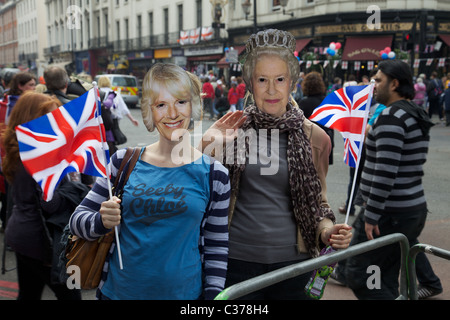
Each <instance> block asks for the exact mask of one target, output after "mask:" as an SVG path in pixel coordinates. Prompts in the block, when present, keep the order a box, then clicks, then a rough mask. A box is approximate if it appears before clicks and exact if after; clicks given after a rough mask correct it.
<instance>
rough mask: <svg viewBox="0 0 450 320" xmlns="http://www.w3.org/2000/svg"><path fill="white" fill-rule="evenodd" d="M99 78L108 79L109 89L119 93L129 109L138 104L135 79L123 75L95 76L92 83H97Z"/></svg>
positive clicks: (137, 90)
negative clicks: (109, 82)
mask: <svg viewBox="0 0 450 320" xmlns="http://www.w3.org/2000/svg"><path fill="white" fill-rule="evenodd" d="M100 77H108V78H109V80H110V81H111V89H112V90H114V91H116V92H120V94H121V95H122V98H123V100H124V101H125V103H126V104H127V106H128V107H129V108H134V107H136V105H137V104H138V103H139V89H138V81H137V78H136V77H134V76H127V75H123V74H103V75H98V76H96V77H95V79H94V81H96V82H98V79H99V78H100Z"/></svg>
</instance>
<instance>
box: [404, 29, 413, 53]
mask: <svg viewBox="0 0 450 320" xmlns="http://www.w3.org/2000/svg"><path fill="white" fill-rule="evenodd" d="M403 43H405V44H406V45H405V47H406V51H408V50H413V49H414V40H413V37H412V34H411V33H410V32H404V33H403Z"/></svg>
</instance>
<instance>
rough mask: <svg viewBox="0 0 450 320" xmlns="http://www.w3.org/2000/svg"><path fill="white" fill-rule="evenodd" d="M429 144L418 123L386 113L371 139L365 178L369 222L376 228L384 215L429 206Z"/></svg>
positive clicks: (394, 110) (392, 109)
mask: <svg viewBox="0 0 450 320" xmlns="http://www.w3.org/2000/svg"><path fill="white" fill-rule="evenodd" d="M428 143H429V137H428V136H424V135H423V133H422V131H421V129H420V127H419V125H418V123H417V120H415V118H414V117H412V116H410V115H409V114H408V113H406V112H405V111H404V110H402V109H400V108H398V107H390V108H387V109H385V110H384V111H383V112H382V114H381V115H380V116H379V118H378V119H377V121H376V123H375V125H374V126H373V128H372V129H371V130H370V132H369V134H368V137H367V142H366V151H367V152H366V160H365V163H364V169H363V174H362V176H361V183H360V188H361V193H362V195H363V197H364V198H365V200H366V210H365V220H366V222H368V223H370V224H373V225H376V224H378V221H379V219H380V218H381V216H382V215H384V214H387V213H396V212H408V211H409V210H415V209H421V208H423V207H424V206H426V200H425V196H424V191H423V186H422V176H423V164H424V163H425V161H426V155H427V152H428Z"/></svg>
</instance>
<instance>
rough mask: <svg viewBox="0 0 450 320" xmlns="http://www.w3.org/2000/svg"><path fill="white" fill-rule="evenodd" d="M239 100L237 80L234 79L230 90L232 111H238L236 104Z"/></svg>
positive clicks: (229, 102) (229, 100) (229, 99)
mask: <svg viewBox="0 0 450 320" xmlns="http://www.w3.org/2000/svg"><path fill="white" fill-rule="evenodd" d="M238 101H239V95H238V90H237V82H236V81H232V82H231V85H230V90H228V104H229V105H230V111H231V112H234V111H236V110H237V109H236V105H237V104H238Z"/></svg>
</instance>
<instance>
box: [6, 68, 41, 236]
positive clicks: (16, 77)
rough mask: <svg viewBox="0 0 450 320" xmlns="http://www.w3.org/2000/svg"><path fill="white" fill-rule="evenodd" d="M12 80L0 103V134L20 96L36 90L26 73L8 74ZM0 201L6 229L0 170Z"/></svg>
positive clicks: (32, 79)
mask: <svg viewBox="0 0 450 320" xmlns="http://www.w3.org/2000/svg"><path fill="white" fill-rule="evenodd" d="M10 74H11V75H12V78H11V79H10V80H8V87H7V88H8V90H7V91H6V93H5V94H4V96H3V100H1V101H0V132H3V131H4V130H5V128H6V125H7V124H8V120H9V117H10V115H11V112H12V110H13V108H14V106H15V105H16V103H17V101H18V100H19V98H20V96H21V95H22V94H23V93H24V92H27V91H33V90H34V89H35V88H36V78H35V77H34V75H33V74H31V73H28V72H19V73H14V74H13V73H10ZM0 157H1V159H3V158H4V157H5V148H4V144H3V136H0ZM0 163H1V161H0ZM0 199H1V203H2V208H1V211H0V221H1V227H0V228H1V229H2V230H4V229H5V227H6V220H7V217H6V208H7V206H8V182H7V181H6V179H5V177H4V175H3V173H2V172H1V170H0Z"/></svg>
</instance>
